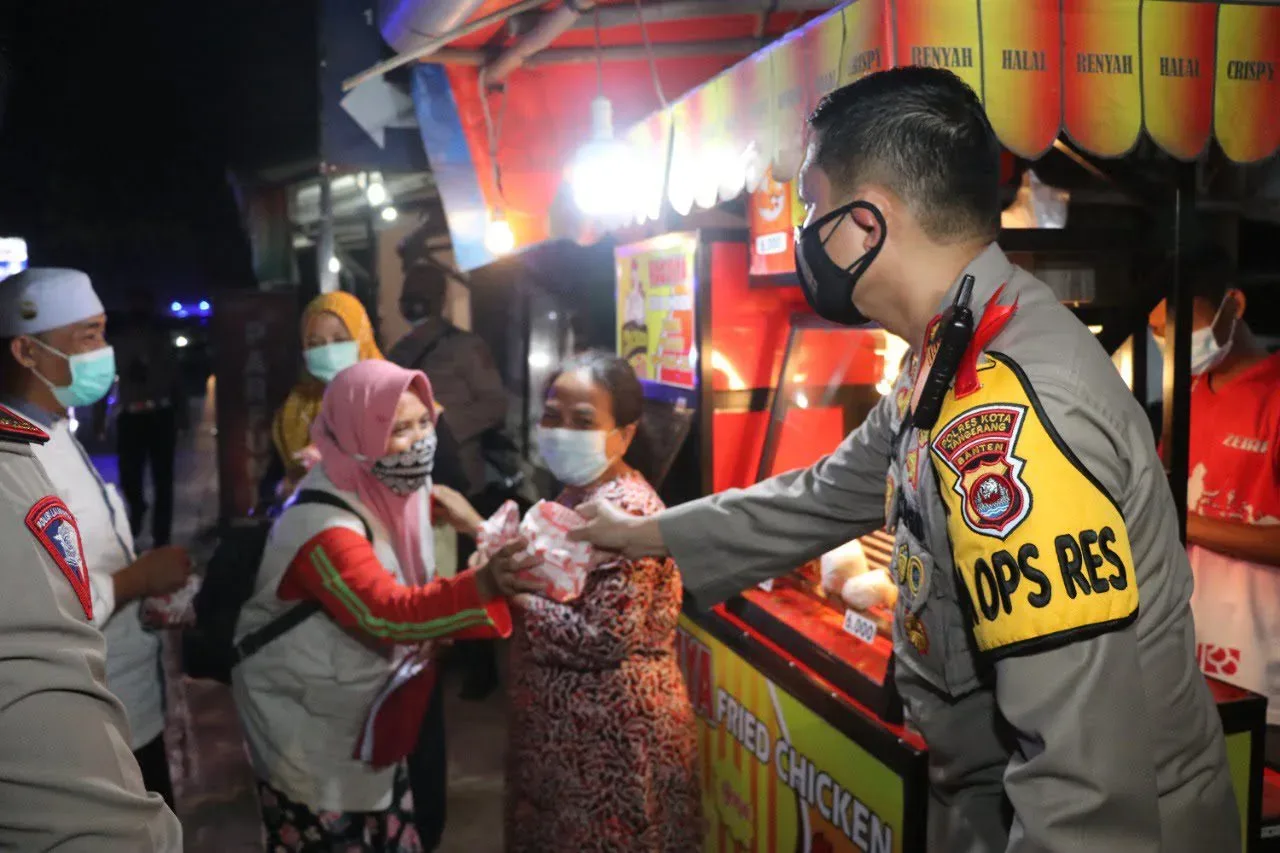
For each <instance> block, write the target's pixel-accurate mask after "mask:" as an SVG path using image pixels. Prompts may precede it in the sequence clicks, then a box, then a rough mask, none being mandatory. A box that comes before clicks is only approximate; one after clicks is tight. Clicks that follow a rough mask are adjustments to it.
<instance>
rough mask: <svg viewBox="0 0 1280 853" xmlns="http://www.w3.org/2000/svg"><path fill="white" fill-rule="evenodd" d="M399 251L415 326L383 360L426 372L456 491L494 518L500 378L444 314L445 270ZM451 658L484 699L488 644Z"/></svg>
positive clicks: (407, 309)
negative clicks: (453, 445)
mask: <svg viewBox="0 0 1280 853" xmlns="http://www.w3.org/2000/svg"><path fill="white" fill-rule="evenodd" d="M400 255H401V261H402V263H403V264H404V289H403V290H402V291H401V294H400V313H401V314H402V315H404V318H405V319H406V320H408V321H409V322H410V323H412V324H413V326H414V328H413V330H412V331H411V332H409V333H408V334H407V335H405V336H404V337H403V338H401V339H400V340H399V341H398V342H397V343H396V344H395V346H393V347H392V348H391V351H390V352H389V353H388V358H390V359H391V361H393V362H395V363H396V364H398V365H400V366H401V367H405V368H409V369H411V370H421V371H422V372H423V373H425V374H427V375H428V376H430V377H431V383H432V387H433V388H434V389H435V394H436V397H437V399H438V400H439V401H440V404H441V406H442V407H443V408H444V409H445V410H446V411H447V412H448V413H449V415H448V419H449V426H450V429H451V431H452V432H453V436H454V438H455V439H456V440H457V443H458V454H459V459H460V462H461V465H462V474H463V476H464V477H465V478H466V484H465V486H464V487H460V488H458V489H457V490H458V491H459V492H461V493H462V494H464V495H465V496H467V498H468V499H469V500H470V501H471V502H472V503H473V504H474V505H475V507H476V509H477V510H478V511H479V512H480V513H481V514H483V515H485V516H488V515H492V514H493V513H494V512H497V510H498V507H499V506H501V504H502V501H503V500H504V499H505V497H506V496H505V495H502V494H498V493H494V492H491V491H489V490H486V488H485V487H486V485H487V483H488V480H489V475H488V471H487V466H486V462H485V453H484V442H485V440H486V439H492V438H494V437H497V436H499V435H501V433H502V428H503V426H504V424H505V423H506V417H507V392H506V389H505V388H504V387H503V385H502V377H501V376H500V375H499V373H498V369H497V367H496V366H495V364H494V361H493V354H492V353H491V352H490V350H489V347H488V345H487V344H486V343H485V342H484V339H483V338H481V337H480V336H479V335H476V334H473V333H472V332H467V331H463V330H462V329H459V328H458V327H457V326H454V325H453V324H452V323H450V322H449V321H448V320H447V319H446V318H445V305H446V295H447V293H448V280H447V278H446V275H445V272H444V270H443V269H441V267H440V266H439V265H437V264H436V263H435V262H433V261H432V259H431V258H430V257H429V255H428V254H427V252H426V250H425V249H424V248H422V247H420V246H419V245H418V243H417V242H416V241H414V240H413V239H410V240H407V241H406V243H405V244H404V245H402V246H401V247H400ZM469 556H470V543H468V542H466V541H465V540H464V541H462V542H459V554H458V557H459V561H460V562H465V560H466V559H467V557H469ZM455 657H456V659H457V661H458V662H459V663H460V664H461V666H462V668H463V672H464V684H463V690H462V693H463V696H464V698H467V699H472V700H481V699H484V698H485V697H486V696H488V695H489V694H490V693H492V692H493V691H494V690H495V689H496V688H497V686H498V669H497V660H496V657H495V653H494V649H493V644H492V643H489V642H470V643H460V644H458V646H457V647H456V648H455Z"/></svg>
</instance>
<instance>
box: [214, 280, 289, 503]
mask: <svg viewBox="0 0 1280 853" xmlns="http://www.w3.org/2000/svg"><path fill="white" fill-rule="evenodd" d="M212 332H213V342H214V353H215V354H214V376H215V378H216V383H217V384H216V386H215V387H216V389H217V390H216V392H215V393H216V395H217V412H218V416H217V417H218V492H219V510H220V514H221V518H222V520H224V521H232V520H234V519H238V518H246V517H248V516H249V514H250V511H251V510H252V509H253V508H254V506H255V505H256V504H257V503H258V484H259V481H260V480H261V479H262V477H263V475H264V474H265V473H266V470H267V467H268V466H269V465H270V464H271V457H272V455H273V454H274V453H275V452H276V450H275V445H274V444H273V443H272V439H271V423H272V419H273V418H274V417H275V413H276V408H277V407H278V406H279V405H280V404H281V403H282V402H284V398H285V396H286V395H287V394H288V393H289V388H290V387H291V386H292V385H293V383H294V381H295V380H296V379H297V377H298V366H299V365H298V346H299V344H298V299H297V296H296V295H295V294H293V293H263V292H261V291H236V292H233V293H227V294H225V295H223V296H219V297H218V301H217V304H216V305H215V306H214V312H213V323H212Z"/></svg>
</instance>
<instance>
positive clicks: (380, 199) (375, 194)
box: [364, 178, 389, 207]
mask: <svg viewBox="0 0 1280 853" xmlns="http://www.w3.org/2000/svg"><path fill="white" fill-rule="evenodd" d="M364 197H365V199H366V200H367V201H368V202H369V206H370V207H381V206H382V205H384V204H386V203H387V199H388V198H389V196H388V195H387V188H386V186H385V185H384V184H383V183H382V179H381V178H375V179H373V180H370V181H369V186H368V187H366V188H365V191H364Z"/></svg>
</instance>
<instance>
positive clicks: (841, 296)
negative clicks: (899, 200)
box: [796, 201, 887, 326]
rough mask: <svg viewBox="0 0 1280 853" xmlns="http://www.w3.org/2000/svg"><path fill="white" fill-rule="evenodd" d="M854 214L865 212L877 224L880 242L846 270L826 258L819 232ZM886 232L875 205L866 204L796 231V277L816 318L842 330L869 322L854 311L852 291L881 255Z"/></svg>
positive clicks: (854, 204)
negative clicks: (877, 256)
mask: <svg viewBox="0 0 1280 853" xmlns="http://www.w3.org/2000/svg"><path fill="white" fill-rule="evenodd" d="M855 210H865V211H867V212H868V213H870V214H871V215H872V216H873V217H875V220H876V224H877V225H879V226H880V234H881V237H880V242H879V243H876V245H874V246H872V247H871V248H870V249H868V250H867V251H866V252H865V253H864V254H863V255H862V257H860V258H858V259H857V260H856V261H854V262H853V263H852V264H850V265H849V266H848V267H845V268H842V267H840V266H839V265H838V264H837V263H836V262H835V261H833V260H831V256H830V255H828V254H827V248H826V241H825V240H823V239H822V228H823V226H825V225H827V224H828V223H830V222H833V221H837V220H839V219H842V218H844V217H846V216H849V215H850V214H852V213H853V211H855ZM837 227H838V226H837ZM835 232H836V229H835V228H832V229H831V234H835ZM886 232H887V229H886V226H885V221H884V214H882V213H881V212H880V209H879V208H877V207H876V206H875V205H874V204H871V203H870V202H865V201H854V202H850V203H849V204H846V205H844V206H842V207H837V208H836V209H835V210H833V211H831V212H830V213H828V214H827V215H826V216H823V217H822V218H821V219H818V220H817V221H816V222H813V223H811V224H810V225H808V226H806V227H804V228H799V229H797V233H796V274H797V275H799V277H800V284H801V289H802V290H804V298H805V299H807V300H808V301H809V306H810V307H811V308H813V310H814V311H815V312H817V314H818V316H819V317H821V318H823V319H824V320H830V321H831V322H833V323H840V324H842V325H845V326H863V325H866V324H867V323H870V322H871V320H870V319H869V318H868V317H867V316H866V315H865V314H863V313H862V312H861V311H859V310H858V309H857V308H855V307H854V305H853V288H854V287H855V286H856V285H857V284H858V279H860V278H862V274H863V273H865V272H866V271H867V267H869V266H871V262H872V261H874V260H875V259H876V255H878V254H880V247H881V246H883V245H884V237H885V235H886ZM828 239H830V235H828Z"/></svg>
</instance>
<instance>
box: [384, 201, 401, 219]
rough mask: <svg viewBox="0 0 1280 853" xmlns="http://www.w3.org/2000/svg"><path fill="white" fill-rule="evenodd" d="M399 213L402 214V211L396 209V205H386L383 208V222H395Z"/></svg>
mask: <svg viewBox="0 0 1280 853" xmlns="http://www.w3.org/2000/svg"><path fill="white" fill-rule="evenodd" d="M399 215H400V212H399V211H398V210H396V209H395V208H394V207H392V206H391V205H387V206H386V207H384V208H382V221H383V222H395V221H396V217H398V216H399Z"/></svg>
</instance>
